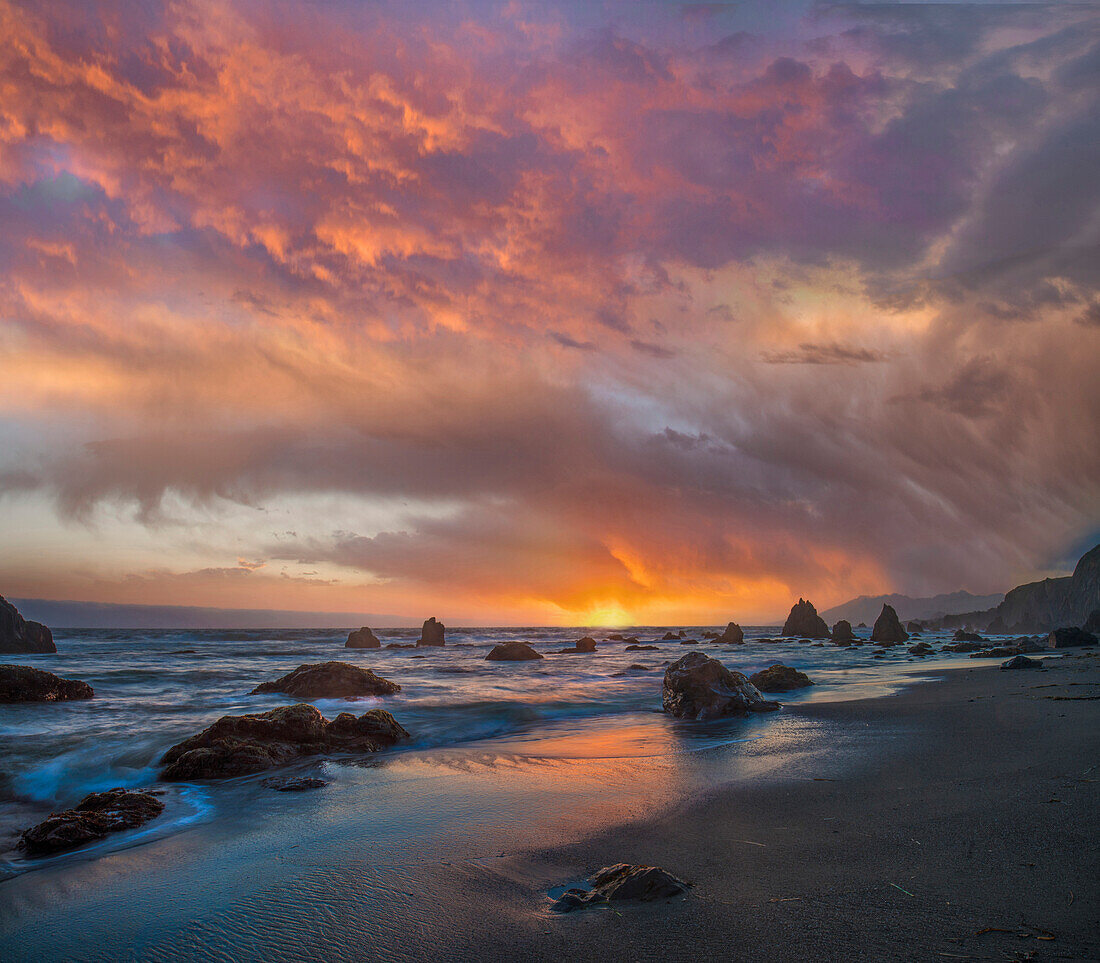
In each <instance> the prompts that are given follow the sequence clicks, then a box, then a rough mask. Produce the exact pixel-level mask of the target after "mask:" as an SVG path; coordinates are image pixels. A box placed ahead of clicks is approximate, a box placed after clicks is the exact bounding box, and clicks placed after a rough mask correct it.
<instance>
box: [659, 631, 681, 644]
mask: <svg viewBox="0 0 1100 963" xmlns="http://www.w3.org/2000/svg"><path fill="white" fill-rule="evenodd" d="M678 638H680V636H678V635H673V634H672V633H671V632H666V633H665V634H664V635H662V636H661V641H662V642H675V641H676V640H677V639H678Z"/></svg>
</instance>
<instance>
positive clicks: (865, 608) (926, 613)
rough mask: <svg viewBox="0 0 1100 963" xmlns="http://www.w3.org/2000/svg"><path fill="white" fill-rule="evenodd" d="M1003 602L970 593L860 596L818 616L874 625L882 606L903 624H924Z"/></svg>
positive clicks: (832, 620) (829, 621)
mask: <svg viewBox="0 0 1100 963" xmlns="http://www.w3.org/2000/svg"><path fill="white" fill-rule="evenodd" d="M1003 599H1004V596H1003V595H972V594H971V593H970V592H951V593H947V594H943V595H933V596H931V597H928V598H916V599H915V598H911V597H910V596H908V595H861V596H860V597H859V598H857V599H852V600H851V601H849V602H845V603H843V604H842V605H836V606H834V607H833V608H831V609H826V610H825V611H824V612H822V613H821V617H822V618H823V619H825V621H826V622H828V623H829V624H830V625H832V624H833V623H834V622H836V621H838V620H840V619H847V620H848V621H849V622H851V623H852V625H859V623H860V622H866V623H867V624H868V625H873V624H874V621H875V619H877V618H878V617H879V613H880V612H881V611H882V606H883V605H884V604H885V605H892V606H893V607H894V611H895V612H897V613H898V618H899V619H901V620H902V621H903V622H905V621H908V620H909V619H920V620H922V621H923V620H925V619H940V618H943V617H944V616H945V615H958V614H960V613H963V612H977V611H981V610H984V609H991V608H993V607H994V606H995V605H999V604H1000V602H1001V601H1002V600H1003Z"/></svg>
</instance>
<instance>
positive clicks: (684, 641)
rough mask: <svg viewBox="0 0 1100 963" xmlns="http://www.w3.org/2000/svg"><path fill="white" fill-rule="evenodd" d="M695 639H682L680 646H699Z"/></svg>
mask: <svg viewBox="0 0 1100 963" xmlns="http://www.w3.org/2000/svg"><path fill="white" fill-rule="evenodd" d="M698 644H699V643H698V642H697V641H696V640H695V639H680V645H698Z"/></svg>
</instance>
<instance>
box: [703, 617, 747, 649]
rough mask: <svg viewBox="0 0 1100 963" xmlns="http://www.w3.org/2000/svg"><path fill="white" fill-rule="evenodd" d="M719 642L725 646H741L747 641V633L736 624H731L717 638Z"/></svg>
mask: <svg viewBox="0 0 1100 963" xmlns="http://www.w3.org/2000/svg"><path fill="white" fill-rule="evenodd" d="M704 638H705V636H704ZM717 641H719V642H721V643H724V644H725V645H740V644H741V643H742V642H744V641H745V633H744V632H743V631H742V629H741V626H740V625H738V624H737V623H736V622H730V623H729V625H727V626H726V628H725V630H724V631H723V632H722V634H721V635H719V636H718V637H717Z"/></svg>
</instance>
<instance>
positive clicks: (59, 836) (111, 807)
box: [19, 788, 164, 856]
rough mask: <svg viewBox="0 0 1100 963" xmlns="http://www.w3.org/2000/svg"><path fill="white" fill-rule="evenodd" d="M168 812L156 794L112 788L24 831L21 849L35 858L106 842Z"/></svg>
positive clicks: (92, 794)
mask: <svg viewBox="0 0 1100 963" xmlns="http://www.w3.org/2000/svg"><path fill="white" fill-rule="evenodd" d="M162 812H164V803H163V802H161V801H160V800H159V799H158V798H157V797H156V795H155V794H154V793H152V792H148V791H140V792H132V791H130V790H127V789H122V788H117V789H108V790H107V791H106V792H93V793H89V794H88V795H87V796H85V797H84V798H83V799H81V800H80V802H78V803H77V804H76V805H75V806H74V807H73V808H72V809H66V810H65V811H64V812H60V813H53V814H52V815H51V816H50V817H49V818H48V819H45V820H43V821H42V822H40V823H39V824H38V825H37V826H32V827H31V828H30V829H27V830H24V831H23V833H22V835H20V837H19V846H20V847H21V848H22V849H23V850H24V851H25V852H26V853H28V854H29V855H31V856H44V855H47V854H49V853H57V852H61V851H62V850H66V849H75V848H76V847H77V846H83V845H85V844H86V843H91V842H94V841H95V840H97V839H103V837H105V836H107V835H108V834H109V833H117V832H120V831H121V830H123V829H133V828H134V827H135V826H140V825H142V824H143V823H147V822H148V821H149V820H150V819H154V818H156V817H157V816H159V815H160V814H161V813H162Z"/></svg>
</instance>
